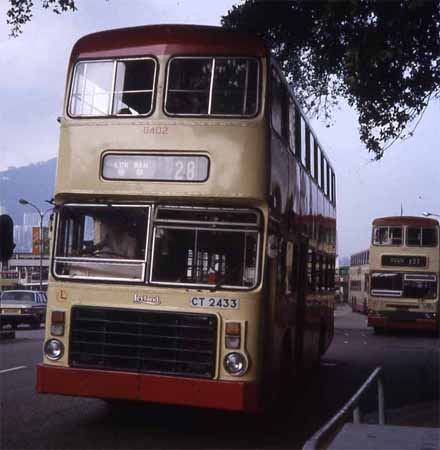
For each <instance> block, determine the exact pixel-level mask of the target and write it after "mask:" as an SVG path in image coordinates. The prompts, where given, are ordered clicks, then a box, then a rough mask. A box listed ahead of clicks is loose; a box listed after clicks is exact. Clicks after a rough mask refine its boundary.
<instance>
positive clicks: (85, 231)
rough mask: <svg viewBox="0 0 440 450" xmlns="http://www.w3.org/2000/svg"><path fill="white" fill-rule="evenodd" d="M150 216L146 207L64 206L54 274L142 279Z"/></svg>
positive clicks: (58, 232)
mask: <svg viewBox="0 0 440 450" xmlns="http://www.w3.org/2000/svg"><path fill="white" fill-rule="evenodd" d="M148 217H149V210H148V209H147V208H129V207H116V206H111V207H109V206H107V205H106V206H96V205H95V206H63V207H62V208H61V209H60V211H59V217H58V227H57V232H56V250H55V258H54V259H55V274H56V275H58V276H60V277H69V278H71V277H73V278H75V277H79V278H116V279H118V278H123V279H134V280H141V279H143V276H144V266H145V264H144V261H145V252H146V242H147V240H146V239H147V225H148Z"/></svg>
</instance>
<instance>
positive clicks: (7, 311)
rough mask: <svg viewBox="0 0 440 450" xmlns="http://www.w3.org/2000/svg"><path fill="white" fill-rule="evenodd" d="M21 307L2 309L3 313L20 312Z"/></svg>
mask: <svg viewBox="0 0 440 450" xmlns="http://www.w3.org/2000/svg"><path fill="white" fill-rule="evenodd" d="M20 312H21V311H20V310H19V309H2V314H20Z"/></svg>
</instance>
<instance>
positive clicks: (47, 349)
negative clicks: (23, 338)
mask: <svg viewBox="0 0 440 450" xmlns="http://www.w3.org/2000/svg"><path fill="white" fill-rule="evenodd" d="M44 354H45V355H46V357H47V358H49V359H50V360H52V361H57V360H58V359H60V358H61V357H62V356H63V354H64V345H63V343H62V342H61V341H59V340H58V339H49V340H48V341H46V343H45V344H44Z"/></svg>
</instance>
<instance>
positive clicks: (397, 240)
mask: <svg viewBox="0 0 440 450" xmlns="http://www.w3.org/2000/svg"><path fill="white" fill-rule="evenodd" d="M402 236H403V233H402V227H380V226H379V227H375V228H374V232H373V244H374V245H402Z"/></svg>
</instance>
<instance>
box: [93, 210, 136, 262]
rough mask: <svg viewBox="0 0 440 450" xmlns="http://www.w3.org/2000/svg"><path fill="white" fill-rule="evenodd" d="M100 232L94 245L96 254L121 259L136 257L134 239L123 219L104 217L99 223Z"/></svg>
mask: <svg viewBox="0 0 440 450" xmlns="http://www.w3.org/2000/svg"><path fill="white" fill-rule="evenodd" d="M100 234H101V236H102V239H101V240H100V241H99V242H98V243H96V244H95V245H94V253H95V255H96V256H102V257H120V258H123V259H134V258H135V257H136V239H135V238H134V237H133V236H132V235H131V233H130V231H129V226H128V224H127V223H125V221H123V220H117V219H116V218H114V217H112V218H106V219H105V220H103V221H102V222H101V224H100Z"/></svg>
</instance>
